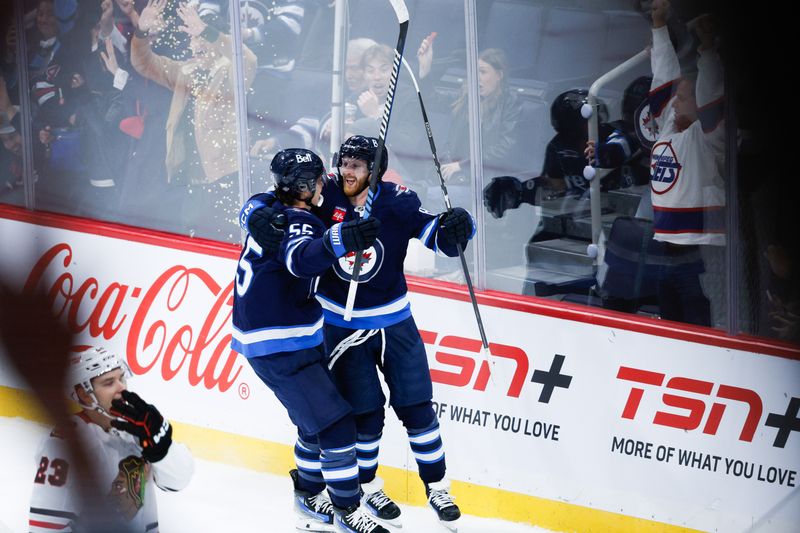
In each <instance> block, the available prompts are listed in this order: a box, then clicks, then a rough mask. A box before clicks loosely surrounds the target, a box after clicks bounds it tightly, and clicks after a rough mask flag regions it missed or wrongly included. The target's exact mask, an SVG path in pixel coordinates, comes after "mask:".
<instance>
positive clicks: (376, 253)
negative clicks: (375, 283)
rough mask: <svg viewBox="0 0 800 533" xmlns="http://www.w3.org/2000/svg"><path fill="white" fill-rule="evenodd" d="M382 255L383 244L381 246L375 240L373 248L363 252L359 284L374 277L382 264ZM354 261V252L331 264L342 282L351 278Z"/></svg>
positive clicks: (378, 241)
mask: <svg viewBox="0 0 800 533" xmlns="http://www.w3.org/2000/svg"><path fill="white" fill-rule="evenodd" d="M383 255H384V252H383V244H381V241H380V240H376V241H375V244H374V245H373V246H370V247H369V248H367V249H366V250H364V254H363V260H364V261H363V263H362V264H361V271H360V273H359V278H358V282H359V283H364V282H367V281H369V280H371V279H372V278H374V277H375V275H376V274H377V273H378V271H379V270H380V269H381V265H382V264H383ZM355 260H356V254H355V252H350V253H347V254H345V255H343V256H342V257H340V258H339V260H338V261H337V262H336V263H334V264H333V270H334V272H336V275H337V276H339V278H341V279H343V280H344V281H350V278H352V277H353V264H354V263H355Z"/></svg>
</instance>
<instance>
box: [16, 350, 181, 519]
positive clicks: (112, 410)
mask: <svg viewBox="0 0 800 533" xmlns="http://www.w3.org/2000/svg"><path fill="white" fill-rule="evenodd" d="M129 375H130V371H129V370H128V367H127V365H126V364H125V363H124V362H123V361H122V360H121V359H120V358H119V357H118V356H117V355H115V354H113V353H111V352H108V351H106V350H105V349H103V348H86V349H82V350H81V351H79V352H78V353H76V354H75V355H74V356H73V357H72V358H71V359H70V366H69V370H68V379H67V386H68V388H69V390H68V393H69V395H70V397H72V399H74V400H75V401H77V402H78V403H79V404H80V406H81V407H82V410H81V411H79V412H78V413H77V414H76V415H75V416H74V417H73V418H71V420H70V421H71V423H72V424H74V425H75V430H76V431H75V432H74V434H77V437H78V438H79V440H80V444H81V445H82V446H84V447H85V451H86V456H87V457H89V458H90V460H92V461H93V464H92V467H93V470H94V471H95V473H96V475H97V476H98V480H97V481H98V482H99V485H100V487H99V488H100V490H102V491H103V493H102V494H101V498H100V500H99V501H98V500H96V499H95V500H93V501H85V500H84V499H83V498H82V494H80V487H81V484H80V481H79V479H78V476H77V475H76V474H77V472H76V471H75V470H74V469H72V470H71V466H72V461H71V459H70V456H69V454H68V453H67V449H68V446H67V443H66V442H65V441H64V438H63V436H62V431H60V430H59V429H58V428H56V429H54V430H53V431H52V432H51V433H50V434H49V435H48V436H47V437H46V438H45V439H44V440H43V441H42V444H41V446H40V447H39V450H38V452H37V456H36V460H37V463H38V469H37V471H36V476H35V478H34V484H33V494H32V495H31V507H30V516H29V526H28V527H29V531H30V532H32V533H39V532H45V531H46V532H52V531H59V532H68V531H73V532H78V531H85V530H86V528H87V527H88V526H87V524H91V525H93V526H96V524H97V521H98V517H97V516H96V514H97V511H96V510H95V511H93V510H92V509H91V508H86V507H85V505H92V506H94V509H100V510H101V511H100V512H102V513H105V514H103V518H104V519H109V518H111V519H112V520H114V521H115V524H116V526H115V530H120V528H121V530H124V531H125V532H126V533H128V532H130V533H144V532H147V533H150V532H157V531H158V510H157V508H156V491H155V487H158V488H160V489H161V490H166V491H178V490H181V489H183V488H184V487H186V485H188V484H189V480H190V479H191V478H192V474H193V472H194V461H193V459H192V456H191V454H190V453H189V450H188V449H186V447H185V446H183V445H182V444H180V443H177V442H172V427H171V426H170V424H169V422H168V421H167V420H166V419H164V418H163V417H162V416H161V414H160V413H159V412H158V410H157V409H156V408H155V407H153V406H152V405H150V404H148V403H145V402H144V400H142V399H141V398H140V397H139V396H138V395H136V394H135V393H133V392H130V391H128V390H127V383H126V379H127V377H128V376H129ZM62 429H63V428H62ZM109 515H110V516H109Z"/></svg>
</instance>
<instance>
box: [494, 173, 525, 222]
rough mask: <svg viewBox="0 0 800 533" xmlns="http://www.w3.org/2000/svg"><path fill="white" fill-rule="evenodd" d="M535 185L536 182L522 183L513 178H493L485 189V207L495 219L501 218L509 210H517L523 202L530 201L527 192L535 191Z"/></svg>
mask: <svg viewBox="0 0 800 533" xmlns="http://www.w3.org/2000/svg"><path fill="white" fill-rule="evenodd" d="M534 185H535V181H534V180H528V181H526V182H525V183H522V182H521V181H519V180H518V179H517V178H515V177H513V176H499V177H497V178H492V181H491V182H489V185H487V186H486V187H485V188H484V189H483V205H485V206H486V209H488V210H489V212H490V213H491V214H492V216H493V217H494V218H501V217H502V216H503V214H504V213H505V212H506V210H507V209H516V208H517V207H519V205H520V204H521V203H522V202H524V201H528V198H527V196H528V195H527V194H526V191H527V190H528V189H533V187H534ZM529 203H533V202H532V201H531V202H529Z"/></svg>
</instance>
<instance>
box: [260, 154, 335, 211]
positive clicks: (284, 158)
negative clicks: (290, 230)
mask: <svg viewBox="0 0 800 533" xmlns="http://www.w3.org/2000/svg"><path fill="white" fill-rule="evenodd" d="M269 169H270V171H272V180H273V181H274V182H275V195H276V196H277V197H278V200H280V201H281V202H282V203H284V204H286V205H292V204H293V203H294V201H295V200H297V199H299V197H300V195H301V194H302V193H305V192H311V193H313V192H314V189H315V188H316V186H317V180H318V179H319V178H320V176H322V175H323V174H324V173H325V165H323V164H322V159H320V158H319V156H318V155H317V154H315V153H314V152H312V151H311V150H306V149H305V148H287V149H285V150H281V151H280V152H278V153H277V154H275V157H273V158H272V163H270V165H269ZM308 200H309V201H310V198H309V199H308ZM306 203H308V202H306Z"/></svg>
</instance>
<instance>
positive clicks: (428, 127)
mask: <svg viewBox="0 0 800 533" xmlns="http://www.w3.org/2000/svg"><path fill="white" fill-rule="evenodd" d="M403 66H404V67H406V70H407V71H408V75H409V76H411V81H412V82H413V83H414V89H415V90H416V91H417V98H418V99H419V108H420V110H421V111H422V120H423V121H424V122H425V133H426V134H427V135H428V144H430V145H431V155H432V156H433V164H434V165H435V166H436V174H437V175H438V176H439V186H440V187H441V188H442V194H443V195H444V206H445V208H446V209H447V211H448V212H449V211H452V210H453V206H452V204H451V203H450V196H449V195H448V194H447V185H445V183H444V177H443V176H442V165H441V163H439V156H438V155H437V153H436V143H434V142H433V130H432V129H431V123H430V121H429V120H428V112H427V111H425V102H423V101H422V92H421V91H420V90H419V84H418V83H417V78H416V76H414V72H413V71H412V70H411V67H410V66H408V62H406V60H405V59H403ZM457 248H458V257H459V258H460V259H461V270H462V271H463V272H464V279H465V280H466V282H467V290H469V299H470V301H471V302H472V310H473V311H475V320H476V321H477V322H478V331H479V332H480V334H481V343H482V344H483V352H484V356H486V358H487V362H488V356H489V353H490V352H489V341H488V340H486V331H485V330H484V329H483V320H482V319H481V311H480V309H479V308H478V299H477V298H476V297H475V289H474V288H473V287H472V278H471V277H470V275H469V267H468V266H467V259H466V258H465V257H464V249H463V248H461V245H460V244H459V245H457Z"/></svg>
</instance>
